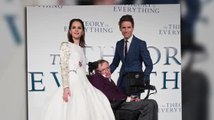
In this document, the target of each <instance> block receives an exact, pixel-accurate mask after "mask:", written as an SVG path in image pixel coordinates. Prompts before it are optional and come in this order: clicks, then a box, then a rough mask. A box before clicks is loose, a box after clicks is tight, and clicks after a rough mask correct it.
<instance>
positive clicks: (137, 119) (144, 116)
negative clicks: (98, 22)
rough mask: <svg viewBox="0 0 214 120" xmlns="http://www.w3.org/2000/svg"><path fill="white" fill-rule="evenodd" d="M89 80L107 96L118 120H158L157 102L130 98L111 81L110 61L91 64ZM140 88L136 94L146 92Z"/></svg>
mask: <svg viewBox="0 0 214 120" xmlns="http://www.w3.org/2000/svg"><path fill="white" fill-rule="evenodd" d="M88 79H89V81H90V82H91V84H92V85H93V86H94V87H96V88H97V89H99V90H100V91H102V92H103V93H104V94H105V95H106V96H107V98H108V99H109V101H110V103H111V105H112V109H113V111H114V114H115V117H116V120H158V105H157V102H156V101H155V100H152V99H140V98H139V97H138V96H129V95H128V94H127V93H123V92H122V91H121V90H120V89H119V88H118V87H117V86H116V85H115V83H114V81H113V80H112V79H111V72H110V68H109V63H108V61H106V60H98V61H96V62H93V63H89V76H88ZM138 87H140V88H141V89H137V91H135V90H134V91H135V92H143V91H144V89H142V87H141V86H138ZM139 90H140V91H139ZM131 91H132V90H131ZM132 92H133V91H132Z"/></svg>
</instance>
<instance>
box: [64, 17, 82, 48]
mask: <svg viewBox="0 0 214 120" xmlns="http://www.w3.org/2000/svg"><path fill="white" fill-rule="evenodd" d="M76 21H77V22H80V24H81V25H82V29H83V35H82V36H81V37H80V43H79V46H81V47H85V26H84V23H83V21H82V20H81V19H79V18H75V19H72V20H71V21H70V23H69V28H68V29H69V30H68V33H67V36H68V41H69V42H72V43H74V40H73V37H72V35H71V34H70V29H71V26H72V24H73V22H76Z"/></svg>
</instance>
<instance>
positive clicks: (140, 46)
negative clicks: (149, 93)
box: [110, 36, 153, 88]
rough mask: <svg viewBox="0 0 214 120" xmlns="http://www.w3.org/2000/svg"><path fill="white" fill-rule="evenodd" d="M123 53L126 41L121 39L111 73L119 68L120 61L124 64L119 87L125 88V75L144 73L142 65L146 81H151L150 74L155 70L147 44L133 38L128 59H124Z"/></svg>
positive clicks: (117, 45) (111, 66) (118, 83)
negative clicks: (128, 73)
mask: <svg viewBox="0 0 214 120" xmlns="http://www.w3.org/2000/svg"><path fill="white" fill-rule="evenodd" d="M123 51H124V39H121V40H120V41H118V42H117V44H116V49H115V54H114V58H113V61H112V63H111V65H110V69H111V73H113V72H114V70H115V69H116V68H117V67H118V65H119V63H120V61H121V62H122V66H121V69H120V74H119V78H118V81H117V86H118V87H120V88H122V87H123V86H124V82H125V80H124V75H125V74H126V73H127V72H142V71H143V66H142V63H144V65H145V70H144V71H143V72H144V80H150V73H151V71H152V69H153V64H152V60H151V57H150V53H149V51H148V49H147V45H146V42H145V41H143V40H140V39H139V38H137V37H135V36H133V38H132V42H131V44H130V46H129V50H128V53H127V57H126V59H125V58H124V54H123V53H124V52H123Z"/></svg>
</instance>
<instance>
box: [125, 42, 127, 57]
mask: <svg viewBox="0 0 214 120" xmlns="http://www.w3.org/2000/svg"><path fill="white" fill-rule="evenodd" d="M127 43H128V40H125V58H126V56H127V52H128V50H127Z"/></svg>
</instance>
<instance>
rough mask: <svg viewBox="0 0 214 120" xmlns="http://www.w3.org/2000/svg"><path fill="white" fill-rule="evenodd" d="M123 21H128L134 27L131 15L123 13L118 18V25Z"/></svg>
mask: <svg viewBox="0 0 214 120" xmlns="http://www.w3.org/2000/svg"><path fill="white" fill-rule="evenodd" d="M124 21H129V22H131V23H132V27H134V19H133V18H132V16H131V15H123V16H122V17H121V18H120V21H119V27H121V24H122V22H124Z"/></svg>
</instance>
